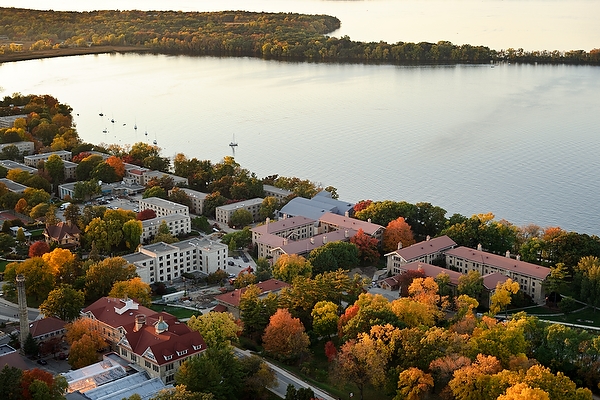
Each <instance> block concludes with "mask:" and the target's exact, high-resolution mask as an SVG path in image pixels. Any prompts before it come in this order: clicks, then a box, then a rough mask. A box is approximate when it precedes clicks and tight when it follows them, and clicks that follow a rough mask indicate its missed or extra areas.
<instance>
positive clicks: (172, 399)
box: [127, 385, 215, 400]
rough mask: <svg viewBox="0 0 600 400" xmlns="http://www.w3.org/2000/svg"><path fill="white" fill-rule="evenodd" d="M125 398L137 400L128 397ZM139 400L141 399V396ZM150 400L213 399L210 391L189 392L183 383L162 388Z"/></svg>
mask: <svg viewBox="0 0 600 400" xmlns="http://www.w3.org/2000/svg"><path fill="white" fill-rule="evenodd" d="M127 400H138V399H132V398H129V399H127ZM139 400H142V399H141V398H140V399H139ZM150 400H215V396H214V395H213V394H212V393H195V392H190V391H189V390H187V388H186V387H185V386H184V385H177V386H175V387H174V388H170V389H162V390H161V391H159V392H158V393H157V394H156V395H154V396H152V397H151V398H150Z"/></svg>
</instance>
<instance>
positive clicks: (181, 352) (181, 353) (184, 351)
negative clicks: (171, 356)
mask: <svg viewBox="0 0 600 400" xmlns="http://www.w3.org/2000/svg"><path fill="white" fill-rule="evenodd" d="M184 354H187V349H185V350H182V351H178V352H177V355H178V356H180V357H181V356H183V355H184Z"/></svg>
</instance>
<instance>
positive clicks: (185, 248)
mask: <svg viewBox="0 0 600 400" xmlns="http://www.w3.org/2000/svg"><path fill="white" fill-rule="evenodd" d="M227 252H228V247H227V245H225V244H223V243H219V242H213V241H211V240H208V239H202V238H192V239H187V240H182V241H179V242H176V243H173V244H167V243H163V242H160V243H154V244H150V245H147V246H140V247H139V248H138V251H137V252H135V253H133V254H127V255H125V256H123V258H124V259H125V260H126V261H127V262H129V263H131V264H133V265H135V266H136V272H137V274H138V275H139V276H140V278H141V279H142V281H143V282H146V283H147V284H151V283H155V282H168V281H170V280H173V279H177V278H179V277H181V274H183V273H184V272H190V273H193V272H200V273H203V274H205V275H208V274H211V273H214V272H216V271H217V270H219V269H225V265H226V258H227Z"/></svg>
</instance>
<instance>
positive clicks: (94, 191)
mask: <svg viewBox="0 0 600 400" xmlns="http://www.w3.org/2000/svg"><path fill="white" fill-rule="evenodd" d="M100 194H102V188H101V187H100V184H99V183H98V181H96V180H90V181H81V180H79V181H78V182H77V183H76V184H75V186H74V187H73V197H74V198H75V199H77V200H82V201H83V200H89V199H91V198H93V197H94V196H98V195H100Z"/></svg>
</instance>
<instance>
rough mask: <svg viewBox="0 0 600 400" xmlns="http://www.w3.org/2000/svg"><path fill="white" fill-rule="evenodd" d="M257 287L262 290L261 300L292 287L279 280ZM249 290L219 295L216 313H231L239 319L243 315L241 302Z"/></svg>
mask: <svg viewBox="0 0 600 400" xmlns="http://www.w3.org/2000/svg"><path fill="white" fill-rule="evenodd" d="M255 286H256V287H258V288H259V289H260V295H259V298H261V299H262V298H264V297H267V296H268V295H269V293H275V294H279V292H280V291H281V290H282V289H283V288H286V287H290V285H289V284H287V283H285V282H283V281H280V280H277V279H269V280H267V281H264V282H259V283H257V284H255ZM246 290H248V288H242V289H235V290H233V291H231V292H227V293H223V294H219V295H217V296H215V300H217V303H218V304H217V306H216V307H215V308H214V309H213V311H214V312H230V313H231V314H233V316H234V318H235V319H239V318H240V315H241V311H240V300H241V299H242V295H243V294H244V293H245V292H246Z"/></svg>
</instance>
